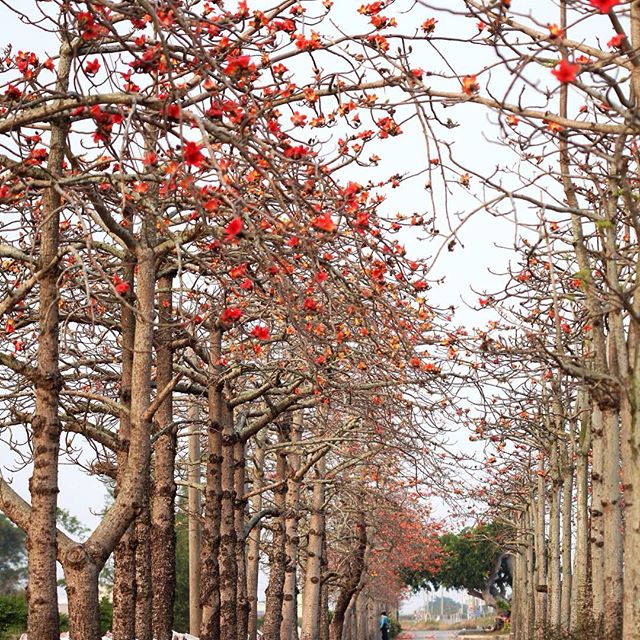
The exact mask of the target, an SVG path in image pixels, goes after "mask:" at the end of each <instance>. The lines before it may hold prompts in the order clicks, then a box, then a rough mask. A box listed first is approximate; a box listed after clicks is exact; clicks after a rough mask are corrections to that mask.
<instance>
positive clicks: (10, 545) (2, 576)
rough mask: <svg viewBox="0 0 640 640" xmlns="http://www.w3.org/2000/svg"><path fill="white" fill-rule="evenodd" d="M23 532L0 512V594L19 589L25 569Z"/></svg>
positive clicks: (25, 556) (25, 557) (8, 593)
mask: <svg viewBox="0 0 640 640" xmlns="http://www.w3.org/2000/svg"><path fill="white" fill-rule="evenodd" d="M24 540H25V538H24V533H23V532H22V530H21V529H19V528H18V527H16V526H15V525H14V524H13V523H12V522H11V521H10V520H9V519H8V518H7V517H5V516H4V515H3V514H2V513H0V595H10V594H13V593H16V592H17V591H19V590H20V588H21V587H22V585H23V582H24V579H25V576H26V570H27V554H26V551H25V546H24Z"/></svg>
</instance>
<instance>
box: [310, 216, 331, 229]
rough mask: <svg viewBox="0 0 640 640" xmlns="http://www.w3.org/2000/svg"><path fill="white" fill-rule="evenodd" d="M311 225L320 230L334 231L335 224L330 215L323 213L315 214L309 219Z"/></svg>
mask: <svg viewBox="0 0 640 640" xmlns="http://www.w3.org/2000/svg"><path fill="white" fill-rule="evenodd" d="M311 225H312V226H313V227H315V228H316V229H319V230H320V231H328V232H331V231H335V230H336V225H335V222H334V221H333V220H332V219H331V215H330V214H328V213H323V214H322V215H319V216H316V217H315V218H313V220H311Z"/></svg>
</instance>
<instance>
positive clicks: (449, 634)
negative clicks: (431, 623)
mask: <svg viewBox="0 0 640 640" xmlns="http://www.w3.org/2000/svg"><path fill="white" fill-rule="evenodd" d="M457 636H458V632H457V631H403V633H402V635H401V638H402V640H454V638H456V637H457Z"/></svg>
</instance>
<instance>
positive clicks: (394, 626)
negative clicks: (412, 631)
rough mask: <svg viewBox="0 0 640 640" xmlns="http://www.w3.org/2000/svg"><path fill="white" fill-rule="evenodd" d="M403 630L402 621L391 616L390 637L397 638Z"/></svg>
mask: <svg viewBox="0 0 640 640" xmlns="http://www.w3.org/2000/svg"><path fill="white" fill-rule="evenodd" d="M401 631H402V627H401V626H400V621H399V620H396V619H395V618H391V619H390V620H389V637H390V638H395V637H396V636H398V635H399V634H400V632H401Z"/></svg>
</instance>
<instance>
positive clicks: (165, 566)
mask: <svg viewBox="0 0 640 640" xmlns="http://www.w3.org/2000/svg"><path fill="white" fill-rule="evenodd" d="M158 289H159V292H158V310H159V311H158V319H159V326H158V330H157V334H156V344H157V346H156V371H157V373H156V386H157V388H158V390H160V389H164V388H165V387H166V386H167V385H169V384H170V383H171V379H172V378H173V351H172V349H171V340H172V330H171V323H172V320H173V318H172V310H173V308H172V278H171V276H162V277H161V278H160V279H159V280H158ZM156 424H157V431H158V433H159V435H158V438H157V440H156V443H155V448H154V450H155V453H154V477H153V491H152V501H151V528H152V538H151V584H152V631H153V638H154V640H172V638H173V631H172V629H173V600H174V597H175V591H176V565H175V557H176V531H175V498H176V483H175V480H174V473H175V460H176V446H177V442H176V438H177V431H176V427H175V426H174V425H173V397H172V394H171V393H170V394H168V395H167V397H166V399H165V400H164V402H163V403H162V404H161V405H160V407H159V409H158V412H157V414H156Z"/></svg>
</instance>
